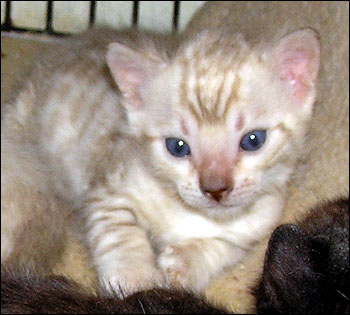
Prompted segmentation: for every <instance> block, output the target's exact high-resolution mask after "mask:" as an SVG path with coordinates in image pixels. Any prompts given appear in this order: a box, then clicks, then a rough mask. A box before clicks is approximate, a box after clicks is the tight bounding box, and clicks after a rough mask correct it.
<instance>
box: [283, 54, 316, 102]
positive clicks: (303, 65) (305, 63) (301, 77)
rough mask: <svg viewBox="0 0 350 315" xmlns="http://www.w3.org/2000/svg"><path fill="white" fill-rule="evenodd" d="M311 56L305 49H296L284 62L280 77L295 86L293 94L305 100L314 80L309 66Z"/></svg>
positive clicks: (299, 99)
mask: <svg viewBox="0 0 350 315" xmlns="http://www.w3.org/2000/svg"><path fill="white" fill-rule="evenodd" d="M309 62H310V58H309V57H308V56H307V54H306V53H305V52H303V51H295V52H294V55H292V56H289V57H288V58H286V59H284V61H283V62H282V65H281V67H282V69H281V71H280V78H281V79H282V80H283V81H287V82H289V83H290V84H291V85H292V87H293V95H294V96H295V97H296V98H297V99H298V101H300V102H301V101H303V99H304V98H305V96H306V94H307V92H308V90H309V88H310V84H311V81H312V80H313V78H312V74H311V71H310V66H309Z"/></svg>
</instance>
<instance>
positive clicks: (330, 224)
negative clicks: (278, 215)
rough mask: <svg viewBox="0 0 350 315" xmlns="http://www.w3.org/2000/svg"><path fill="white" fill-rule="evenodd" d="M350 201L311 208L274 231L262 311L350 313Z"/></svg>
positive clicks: (260, 291) (262, 288) (260, 296)
mask: <svg viewBox="0 0 350 315" xmlns="http://www.w3.org/2000/svg"><path fill="white" fill-rule="evenodd" d="M349 288H350V287H349V199H347V200H338V201H334V202H329V203H327V204H324V205H322V206H319V207H317V208H315V209H313V210H312V211H311V213H310V215H308V217H307V218H305V219H304V220H303V221H302V222H299V223H298V224H297V225H295V224H285V225H282V226H280V227H278V228H277V229H276V230H275V231H274V233H273V234H272V236H271V238H270V241H269V246H268V249H267V252H266V255H265V263H264V272H263V275H262V279H261V281H260V284H259V286H258V288H257V290H256V293H257V300H258V307H257V309H258V313H266V314H271V313H274V314H277V313H281V314H282V313H284V314H349Z"/></svg>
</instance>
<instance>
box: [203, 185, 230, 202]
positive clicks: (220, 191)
mask: <svg viewBox="0 0 350 315" xmlns="http://www.w3.org/2000/svg"><path fill="white" fill-rule="evenodd" d="M227 191H228V189H227V187H224V188H221V189H218V190H213V191H206V193H207V194H209V195H210V196H211V197H212V198H213V199H214V200H216V201H218V202H219V201H220V200H221V198H222V197H223V195H224V192H227Z"/></svg>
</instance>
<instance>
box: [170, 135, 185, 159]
mask: <svg viewBox="0 0 350 315" xmlns="http://www.w3.org/2000/svg"><path fill="white" fill-rule="evenodd" d="M165 142H166V147H167V149H168V151H169V152H170V154H172V155H174V156H176V157H183V156H185V155H189V154H190V153H191V151H190V147H189V145H188V144H187V143H186V142H185V141H183V140H181V139H178V138H166V139H165Z"/></svg>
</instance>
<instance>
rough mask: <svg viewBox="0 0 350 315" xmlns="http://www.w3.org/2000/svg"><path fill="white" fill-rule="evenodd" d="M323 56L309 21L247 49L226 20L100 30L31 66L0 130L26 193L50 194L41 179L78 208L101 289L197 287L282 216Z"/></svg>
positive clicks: (10, 239)
mask: <svg viewBox="0 0 350 315" xmlns="http://www.w3.org/2000/svg"><path fill="white" fill-rule="evenodd" d="M103 36H105V37H103ZM101 37H102V39H101ZM98 38H100V39H98ZM169 43H170V44H169ZM107 47H108V48H107ZM319 60H320V47H319V41H318V38H317V35H316V33H315V32H314V31H313V30H311V29H302V30H299V31H296V32H294V33H292V34H289V35H287V36H285V37H283V38H281V39H280V40H279V41H277V42H273V43H261V44H259V45H255V46H250V45H249V44H248V43H247V42H246V41H245V40H244V38H243V37H242V36H241V35H240V34H236V35H235V34H232V33H231V31H230V30H229V29H225V28H218V29H213V30H206V31H203V32H201V33H199V34H197V35H195V36H193V37H192V38H191V39H188V40H184V41H183V42H180V43H179V44H172V42H171V41H170V42H169V41H166V40H165V41H164V40H163V39H161V38H159V37H154V36H147V35H143V34H139V33H136V34H135V33H126V34H119V35H118V34H117V35H111V34H110V33H108V32H107V33H104V34H103V33H101V34H98V32H95V33H93V35H91V34H90V35H86V36H83V37H80V38H77V39H73V40H70V41H69V42H68V44H65V45H63V48H59V47H57V48H56V50H55V51H53V52H51V55H50V57H49V59H46V61H45V62H41V63H39V64H38V65H37V68H38V70H37V71H36V72H35V74H34V75H33V76H32V77H30V78H29V79H28V80H27V81H26V82H25V85H24V88H23V89H22V91H21V93H20V94H19V96H18V97H17V99H16V100H15V102H14V104H12V105H13V106H12V108H10V109H9V110H8V112H7V113H5V117H4V122H3V126H2V138H4V139H5V140H7V143H8V147H12V148H14V150H12V151H14V152H22V155H24V156H25V155H26V157H25V160H26V162H28V161H29V166H28V167H20V166H19V169H20V176H19V177H18V178H20V179H21V180H22V179H23V178H24V179H25V180H22V181H23V183H24V184H25V185H26V191H27V192H30V193H29V195H30V198H31V200H42V199H43V198H48V195H47V194H46V193H44V194H43V193H42V191H41V190H40V187H41V186H40V185H42V182H41V180H42V178H44V179H45V185H44V186H45V189H48V188H47V187H50V194H51V195H52V196H53V197H54V198H59V199H60V200H61V199H62V200H64V202H67V203H68V204H69V203H73V204H74V205H75V206H74V207H75V208H77V209H78V211H79V213H80V215H81V217H82V218H83V219H82V220H81V222H79V223H81V224H82V225H83V230H84V237H85V240H86V242H87V244H88V247H89V250H90V253H91V256H92V261H93V263H94V265H95V267H96V269H97V272H98V276H99V280H100V283H101V284H102V285H103V286H104V287H105V288H106V289H107V290H110V291H117V292H121V291H122V292H123V294H130V293H133V292H135V291H137V290H140V289H147V288H152V287H155V286H164V285H165V286H166V285H170V286H174V287H180V288H185V289H187V290H190V291H193V292H197V293H198V292H201V291H202V290H203V289H204V288H205V287H206V286H207V285H208V284H209V282H210V280H211V279H212V277H213V276H216V275H218V274H219V273H220V272H222V271H223V269H224V268H225V267H228V266H231V265H234V264H236V263H237V262H239V261H240V260H241V259H242V258H243V257H244V256H245V254H246V253H247V251H249V249H251V248H252V246H253V245H254V244H255V243H256V242H258V241H259V240H261V239H262V238H263V237H265V236H267V235H268V234H269V233H271V231H272V230H273V228H274V227H275V226H276V225H277V223H278V221H279V219H280V217H281V212H282V209H283V200H284V191H285V186H286V183H287V181H288V179H289V178H290V176H291V174H292V172H293V169H294V167H295V164H296V161H297V159H298V157H299V156H300V153H301V152H302V149H303V138H304V134H305V132H306V130H307V124H308V121H309V118H310V117H311V113H312V106H313V103H314V100H315V83H316V77H317V73H318V68H319ZM9 107H11V106H9ZM10 151H11V150H8V149H7V147H6V146H4V147H2V154H4V155H5V156H6V155H7V160H11V161H14V160H16V159H17V160H18V161H17V160H16V163H17V165H21V157H20V156H16V157H15V156H11V155H10ZM14 155H15V154H14ZM32 160H33V164H32V165H33V167H34V166H35V169H36V172H37V173H33V172H31V171H30V169H31V167H30V163H31V162H30V161H32ZM8 164H10V162H8ZM41 165H42V166H41ZM2 169H4V170H5V171H6V169H7V164H6V163H5V162H4V163H3V164H2ZM17 172H18V170H17ZM12 173H16V167H14V170H13V171H11V173H10V174H8V175H7V176H8V177H9V178H11V176H13V174H12ZM28 177H29V178H28ZM38 182H39V184H38ZM4 185H5V186H6V183H4ZM38 187H39V189H38ZM4 191H5V190H4ZM2 193H3V190H2ZM17 197H18V196H16V194H15V195H14V196H13V198H15V199H16V198H17ZM19 197H20V196H19ZM54 198H52V199H50V198H49V203H50V204H52V203H55V199H54ZM14 204H15V203H11V202H10V201H9V202H8V204H7V205H5V207H2V208H4V210H3V211H4V212H5V216H4V218H5V219H3V220H2V224H4V225H7V224H9V219H8V218H7V216H9V214H8V212H10V211H18V212H20V213H21V216H20V218H19V219H18V220H24V222H25V213H26V212H29V211H31V209H30V208H28V207H27V208H25V207H23V208H18V207H16V209H15V210H13V208H14V207H12V209H11V205H14ZM36 204H37V203H36ZM44 204H47V201H46V202H45V203H44ZM23 218H24V219H23ZM3 222H4V223H3ZM22 223H23V222H22ZM11 224H13V222H12V223H11ZM23 224H24V223H23ZM17 226H18V225H17ZM4 234H5V233H4ZM4 239H5V243H4V244H6V248H4V252H5V255H4V256H3V255H2V260H3V259H4V260H6V257H9V255H10V253H11V248H14V247H16V238H15V236H14V235H13V234H11V233H8V235H6V234H5V235H4ZM27 242H30V241H29V240H27ZM2 252H3V248H2Z"/></svg>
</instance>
